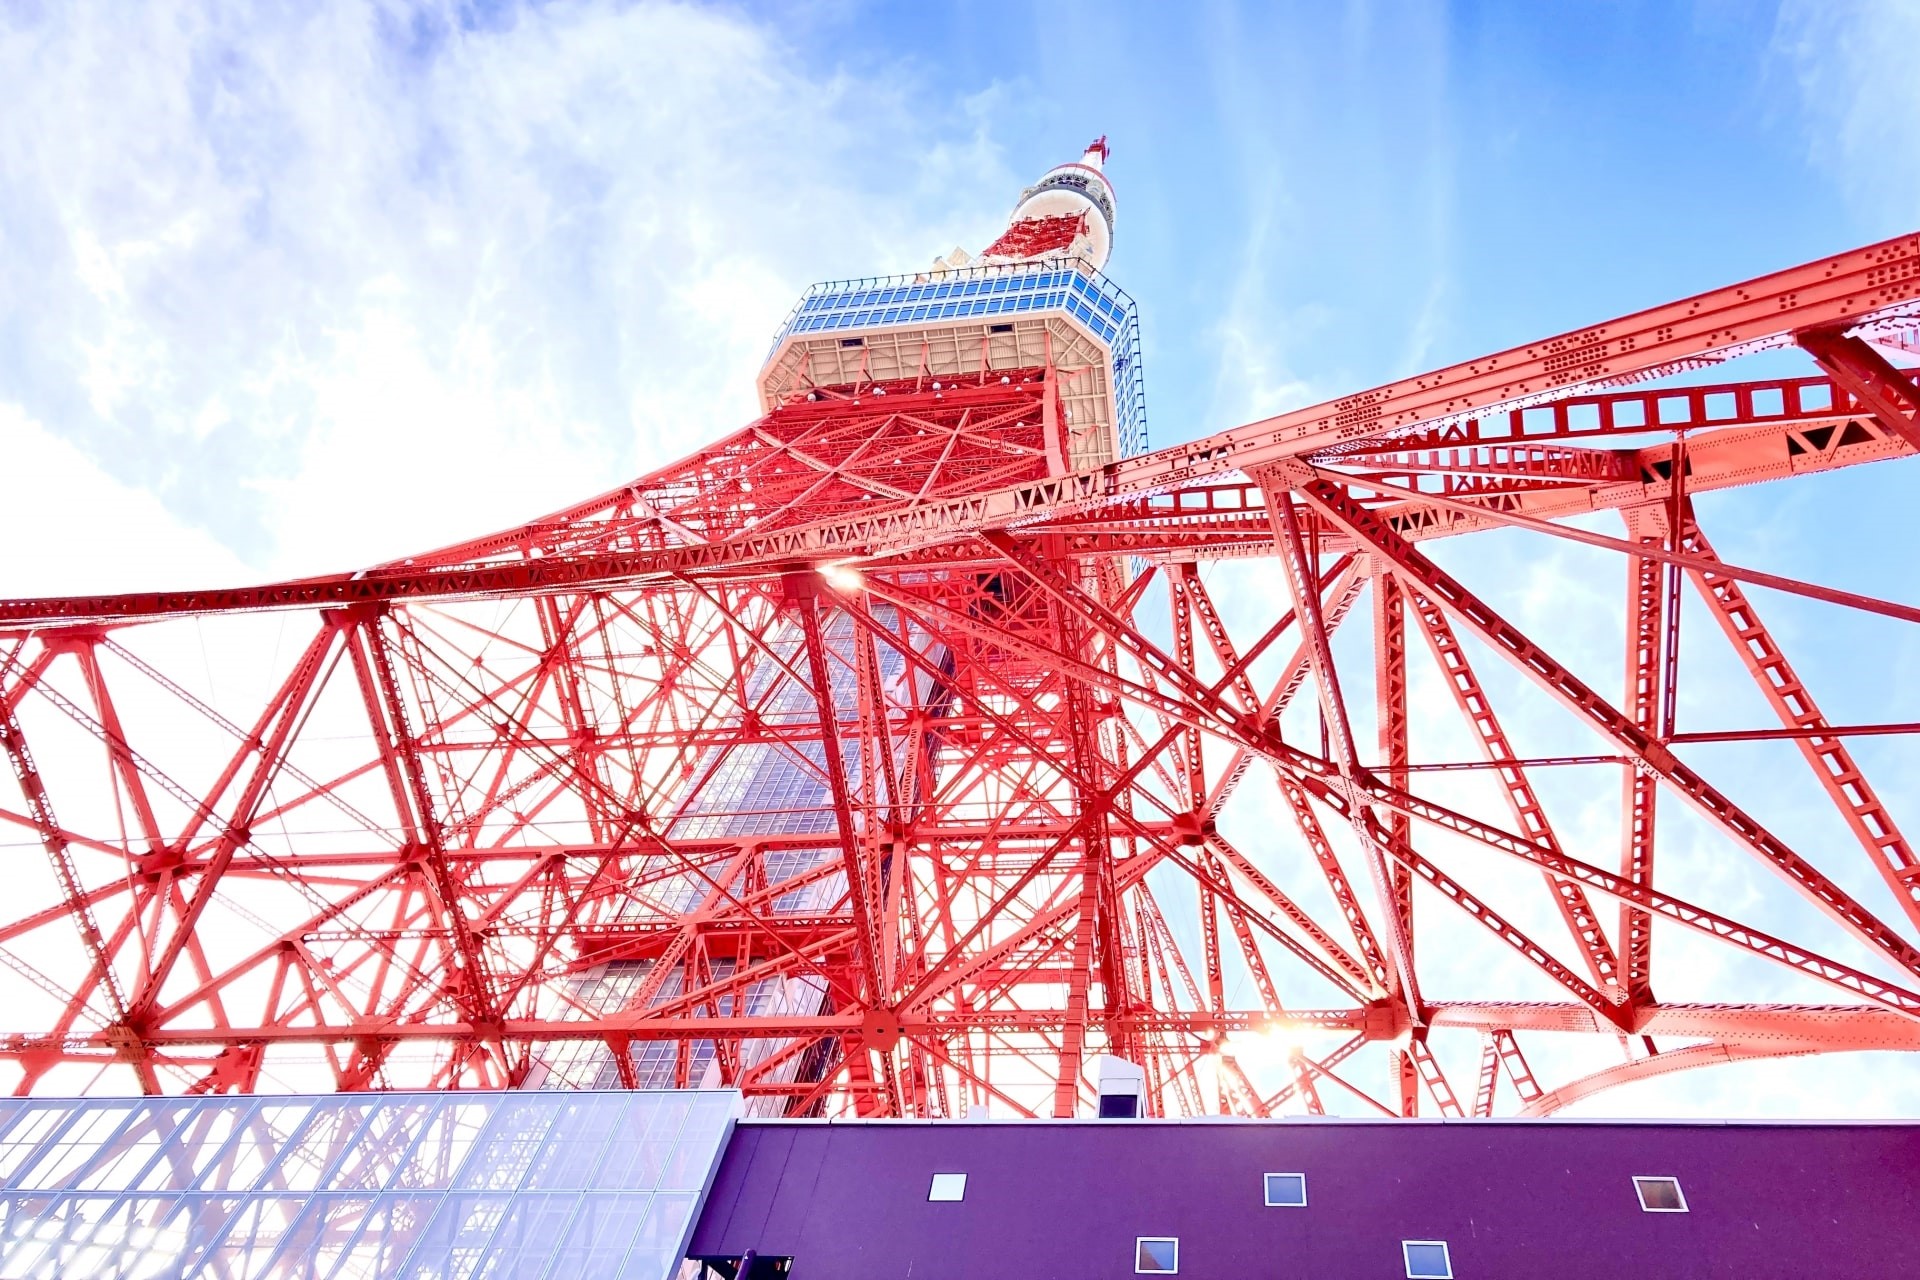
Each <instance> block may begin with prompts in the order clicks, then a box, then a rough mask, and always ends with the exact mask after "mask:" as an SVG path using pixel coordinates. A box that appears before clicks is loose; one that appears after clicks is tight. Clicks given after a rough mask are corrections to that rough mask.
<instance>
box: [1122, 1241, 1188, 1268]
mask: <svg viewBox="0 0 1920 1280" xmlns="http://www.w3.org/2000/svg"><path fill="white" fill-rule="evenodd" d="M1148 1241H1152V1242H1153V1243H1155V1244H1159V1243H1163V1242H1164V1243H1166V1244H1171V1245H1172V1246H1173V1265H1172V1266H1170V1267H1168V1268H1167V1269H1166V1270H1164V1271H1162V1270H1161V1269H1160V1268H1158V1267H1143V1266H1141V1265H1140V1246H1141V1245H1143V1244H1146V1243H1147V1242H1148ZM1133 1274H1135V1275H1137V1276H1174V1275H1179V1274H1180V1237H1179V1236H1135V1237H1134V1238H1133Z"/></svg>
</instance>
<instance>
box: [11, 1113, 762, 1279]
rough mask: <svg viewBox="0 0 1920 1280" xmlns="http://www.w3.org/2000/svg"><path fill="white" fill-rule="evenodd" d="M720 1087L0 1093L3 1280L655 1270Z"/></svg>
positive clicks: (703, 1166)
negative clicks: (2, 1096) (76, 1095)
mask: <svg viewBox="0 0 1920 1280" xmlns="http://www.w3.org/2000/svg"><path fill="white" fill-rule="evenodd" d="M739 1109H740V1098H739V1095H738V1094H737V1093H733V1092H731V1091H692V1090H688V1091H660V1092H637V1093H624V1092H604V1093H602V1092H594V1093H562V1092H521V1093H490V1094H479V1093H471V1094H469V1093H453V1094H405V1093H398V1094H342V1095H332V1096H319V1097H247V1098H236V1097H206V1098H144V1099H122V1098H90V1099H82V1100H52V1099H13V1100H7V1101H4V1102H0V1187H3V1188H4V1189H3V1190H0V1276H6V1277H8V1278H9V1280H14V1278H16V1277H18V1278H20V1280H25V1278H26V1277H63V1276H90V1277H101V1278H103V1280H104V1278H108V1277H111V1278H113V1280H136V1278H140V1280H146V1278H154V1280H158V1278H160V1277H167V1278H168V1280H173V1278H175V1277H179V1278H181V1280H186V1278H188V1277H193V1278H196V1280H197V1278H199V1277H207V1278H209V1280H211V1278H215V1277H217V1278H219V1280H264V1278H266V1277H276V1278H277V1277H295V1276H298V1277H303V1278H310V1280H327V1278H331V1277H353V1278H355V1280H363V1278H364V1280H371V1278H372V1277H389V1276H393V1277H399V1276H405V1277H423V1278H424V1277H434V1278H435V1280H440V1278H442V1277H446V1278H449V1280H451V1278H467V1277H471V1278H473V1280H479V1278H480V1277H488V1278H490V1280H491V1278H494V1277H500V1278H502V1280H504V1278H506V1277H512V1278H513V1280H543V1278H545V1277H564V1280H597V1278H599V1277H606V1278H607V1280H612V1278H613V1277H622V1278H625V1277H647V1278H649V1280H652V1278H664V1277H668V1276H671V1275H673V1274H674V1273H675V1271H676V1270H677V1269H678V1267H679V1264H680V1259H681V1256H682V1254H683V1251H684V1249H685V1244H686V1236H687V1233H688V1231H689V1230H690V1228H691V1225H692V1221H693V1214H694V1210H695V1208H696V1206H697V1205H698V1203H699V1200H700V1197H701V1196H702V1195H703V1194H704V1193H705V1189H706V1186H707V1182H708V1180H709V1179H710V1178H711V1176H712V1173H713V1169H714V1166H715V1164H716V1163H717V1161H718V1159H719V1156H720V1152H721V1150H722V1149H723V1147H724V1146H725V1143H726V1138H727V1134H728V1132H729V1131H730V1128H731V1125H732V1123H733V1120H734V1117H735V1116H737V1115H738V1114H739Z"/></svg>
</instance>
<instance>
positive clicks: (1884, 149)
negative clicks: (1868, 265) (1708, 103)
mask: <svg viewBox="0 0 1920 1280" xmlns="http://www.w3.org/2000/svg"><path fill="white" fill-rule="evenodd" d="M1916 44H1920V8H1916V7H1915V6H1913V5H1911V4H1824V3H1820V2H1819V0H1786V2H1785V3H1784V4H1782V6H1781V10H1780V19H1779V22H1778V25H1777V27H1776V29H1775V32H1774V50H1775V53H1776V54H1777V55H1778V56H1780V57H1781V58H1782V59H1783V60H1784V62H1785V64H1786V66H1787V68H1788V69H1789V71H1790V72H1791V74H1792V76H1793V78H1794V80H1795V81H1796V83H1797V86H1798V88H1799V91H1800V99H1801V106H1802V109H1803V111H1804V114H1805V118H1806V128H1807V134H1808V140H1809V149H1810V151H1811V153H1812V156H1813V159H1814V160H1815V162H1817V163H1818V164H1820V165H1821V166H1822V167H1823V168H1826V169H1828V170H1830V171H1831V172H1832V173H1833V175H1834V176H1835V178H1836V179H1837V180H1838V181H1839V182H1840V184H1841V187H1842V190H1843V191H1845V193H1846V195H1847V196H1848V198H1849V199H1850V200H1851V201H1852V202H1853V203H1854V204H1855V205H1856V206H1857V207H1859V208H1860V209H1862V210H1863V211H1871V212H1872V213H1873V214H1874V215H1876V217H1890V218H1892V219H1893V220H1894V221H1895V222H1896V223H1897V224H1898V225H1897V226H1896V227H1894V228H1893V230H1896V231H1898V230H1904V229H1906V228H1907V227H1909V226H1911V225H1912V224H1913V222H1914V220H1915V218H1916V216H1920V164H1917V163H1915V161H1914V144H1915V142H1916V141H1920V123H1916V122H1917V121H1920V78H1916V77H1915V76H1914V74H1913V66H1912V62H1911V59H1910V58H1908V57H1906V56H1904V51H1907V50H1911V49H1913V48H1914V47H1915V45H1916ZM1895 51H1902V52H1895Z"/></svg>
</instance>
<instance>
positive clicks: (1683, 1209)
mask: <svg viewBox="0 0 1920 1280" xmlns="http://www.w3.org/2000/svg"><path fill="white" fill-rule="evenodd" d="M1642 1182H1669V1183H1672V1184H1673V1194H1674V1195H1676V1196H1679V1197H1680V1207H1679V1208H1677V1209H1664V1208H1659V1207H1657V1206H1655V1205H1650V1204H1648V1203H1647V1195H1646V1192H1645V1191H1643V1190H1641V1187H1640V1184H1641V1183H1642ZM1633 1195H1634V1199H1636V1200H1638V1201H1639V1202H1640V1212H1642V1213H1690V1212H1692V1210H1690V1209H1689V1208H1688V1207H1687V1192H1686V1188H1684V1187H1682V1186H1681V1185H1680V1179H1679V1178H1677V1177H1675V1176H1674V1175H1672V1174H1670V1173H1636V1174H1634V1175H1633Z"/></svg>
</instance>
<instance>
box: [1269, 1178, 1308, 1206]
mask: <svg viewBox="0 0 1920 1280" xmlns="http://www.w3.org/2000/svg"><path fill="white" fill-rule="evenodd" d="M1271 1178H1298V1179H1300V1198H1299V1199H1298V1200H1275V1199H1274V1198H1273V1184H1272V1183H1271V1182H1270V1181H1269V1179H1271ZM1260 1202H1261V1203H1262V1204H1264V1205H1265V1206H1266V1207H1267V1208H1269V1209H1304V1208H1306V1207H1307V1175H1306V1174H1304V1173H1287V1172H1273V1173H1263V1174H1261V1175H1260Z"/></svg>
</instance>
